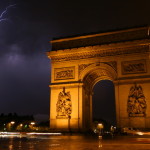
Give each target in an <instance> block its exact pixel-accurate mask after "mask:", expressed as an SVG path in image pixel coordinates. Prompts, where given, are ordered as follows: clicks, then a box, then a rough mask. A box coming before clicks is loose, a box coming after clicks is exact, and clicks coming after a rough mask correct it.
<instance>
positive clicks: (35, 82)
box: [0, 0, 150, 115]
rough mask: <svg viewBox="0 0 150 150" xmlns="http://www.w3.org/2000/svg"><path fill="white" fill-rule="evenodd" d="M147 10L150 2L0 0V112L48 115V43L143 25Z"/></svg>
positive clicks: (147, 19)
mask: <svg viewBox="0 0 150 150" xmlns="http://www.w3.org/2000/svg"><path fill="white" fill-rule="evenodd" d="M8 6H9V7H8ZM149 6H150V1H149V0H142V1H141V0H126V1H121V0H90V1H87V0H86V1H84V0H80V1H77V0H76V1H74V0H68V1H66V0H53V1H52V0H43V1H40V0H39V1H38V0H0V14H1V16H0V19H1V20H0V113H5V114H7V113H10V112H11V113H13V112H16V113H18V114H20V115H26V114H34V115H37V114H41V115H49V83H50V60H49V59H48V58H47V56H46V54H45V52H47V51H50V50H51V45H50V44H49V41H50V40H51V39H53V38H60V37H68V36H74V35H82V34H88V33H96V32H106V31H112V30H119V29H126V28H132V27H139V26H147V25H149V23H150V9H149ZM6 8H7V12H5V13H3V12H4V11H5V10H6ZM111 88H112V87H111ZM104 89H105V88H104ZM102 91H103V88H102ZM112 96H113V95H112ZM97 97H98V96H97Z"/></svg>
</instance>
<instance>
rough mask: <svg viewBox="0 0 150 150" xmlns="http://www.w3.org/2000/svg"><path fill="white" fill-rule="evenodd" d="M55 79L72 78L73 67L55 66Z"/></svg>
mask: <svg viewBox="0 0 150 150" xmlns="http://www.w3.org/2000/svg"><path fill="white" fill-rule="evenodd" d="M54 74H55V76H54V77H55V78H54V79H55V80H65V79H74V77H75V67H65V68H55V70H54Z"/></svg>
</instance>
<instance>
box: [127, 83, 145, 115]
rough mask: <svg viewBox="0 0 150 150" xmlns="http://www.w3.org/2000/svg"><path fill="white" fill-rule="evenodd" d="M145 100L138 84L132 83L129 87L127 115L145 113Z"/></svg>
mask: <svg viewBox="0 0 150 150" xmlns="http://www.w3.org/2000/svg"><path fill="white" fill-rule="evenodd" d="M146 107H147V105H146V100H145V96H144V94H143V89H142V87H141V86H140V85H136V84H135V85H134V86H132V87H131V88H130V91H129V96H128V102H127V112H128V115H129V117H143V116H145V115H146Z"/></svg>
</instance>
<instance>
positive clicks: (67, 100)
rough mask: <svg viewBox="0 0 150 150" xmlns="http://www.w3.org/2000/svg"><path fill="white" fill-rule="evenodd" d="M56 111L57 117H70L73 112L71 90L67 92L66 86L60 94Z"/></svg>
mask: <svg viewBox="0 0 150 150" xmlns="http://www.w3.org/2000/svg"><path fill="white" fill-rule="evenodd" d="M56 112H57V118H68V117H70V115H71V113H72V103H71V95H70V92H65V87H64V88H63V91H62V92H60V93H59V95H58V101H57V104H56Z"/></svg>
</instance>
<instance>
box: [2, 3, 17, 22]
mask: <svg viewBox="0 0 150 150" xmlns="http://www.w3.org/2000/svg"><path fill="white" fill-rule="evenodd" d="M14 6H16V4H13V5H9V6H7V7H6V8H5V10H4V11H3V12H2V13H1V14H0V22H2V21H8V20H9V19H8V18H5V14H7V13H8V11H9V9H10V8H14Z"/></svg>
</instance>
